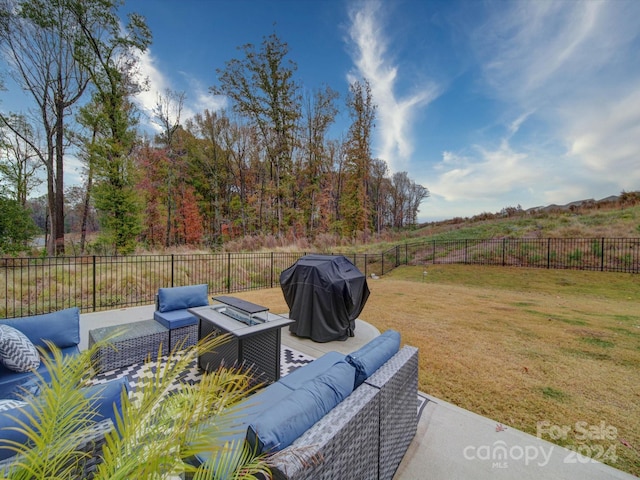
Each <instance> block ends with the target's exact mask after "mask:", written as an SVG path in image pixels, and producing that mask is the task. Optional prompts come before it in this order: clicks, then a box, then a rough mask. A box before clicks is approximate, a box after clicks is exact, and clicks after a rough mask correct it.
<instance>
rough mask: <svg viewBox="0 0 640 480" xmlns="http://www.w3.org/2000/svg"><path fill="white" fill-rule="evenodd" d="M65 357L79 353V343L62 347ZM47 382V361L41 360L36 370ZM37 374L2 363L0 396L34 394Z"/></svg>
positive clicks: (0, 369)
mask: <svg viewBox="0 0 640 480" xmlns="http://www.w3.org/2000/svg"><path fill="white" fill-rule="evenodd" d="M60 352H61V353H62V356H63V357H66V356H70V355H78V353H80V350H79V349H78V346H77V345H74V346H72V347H65V348H61V349H60ZM36 371H37V372H38V374H39V375H40V376H41V377H42V378H43V380H44V381H45V382H48V381H49V379H50V375H49V371H48V370H47V367H46V365H45V362H40V366H39V367H38V369H37V370H36ZM37 385H38V382H37V376H36V375H34V374H33V373H32V372H26V373H17V372H14V371H12V370H9V369H8V368H6V367H5V366H3V365H1V364H0V398H20V397H22V396H24V395H25V394H27V395H28V394H34V393H36V391H35V390H34V389H35V388H37Z"/></svg>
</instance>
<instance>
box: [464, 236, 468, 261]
mask: <svg viewBox="0 0 640 480" xmlns="http://www.w3.org/2000/svg"><path fill="white" fill-rule="evenodd" d="M467 246H468V240H467V239H466V238H465V240H464V264H465V265H466V264H467Z"/></svg>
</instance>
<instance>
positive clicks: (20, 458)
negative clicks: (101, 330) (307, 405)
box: [0, 337, 269, 480]
mask: <svg viewBox="0 0 640 480" xmlns="http://www.w3.org/2000/svg"><path fill="white" fill-rule="evenodd" d="M107 341H108V340H106V341H105V342H107ZM224 341H226V338H225V337H216V338H210V339H205V340H202V341H200V342H198V344H197V345H196V346H195V347H193V348H188V349H186V350H183V351H173V352H171V354H170V355H169V356H168V357H164V358H161V357H160V356H159V358H158V360H157V361H156V362H148V363H147V364H146V365H145V367H146V368H147V369H148V370H149V374H148V375H143V377H142V380H141V382H140V383H139V384H138V387H137V388H136V391H135V392H132V393H130V394H129V395H127V394H126V392H124V391H123V397H122V407H121V408H122V409H121V412H115V413H116V415H115V417H116V425H115V428H114V429H112V430H111V431H110V432H109V433H107V435H106V438H105V444H104V446H103V448H102V452H101V457H102V458H101V462H100V463H98V465H97V469H96V471H95V476H94V478H95V479H98V480H99V479H104V480H107V479H109V480H117V479H123V480H125V479H127V480H128V479H131V478H144V479H155V478H158V479H160V478H168V477H170V476H171V475H176V474H179V473H182V472H193V473H194V475H195V477H194V478H201V479H202V478H213V477H212V470H211V465H210V464H206V463H205V464H204V465H202V466H200V467H198V468H196V467H193V466H191V465H189V464H188V463H186V462H185V460H186V459H188V458H190V457H192V456H194V455H195V454H198V453H202V452H207V453H208V454H210V455H211V456H212V458H215V459H216V460H215V462H216V465H217V468H216V471H217V472H218V475H217V476H216V478H237V479H250V478H257V477H256V475H257V474H259V473H260V474H264V475H265V476H266V477H268V476H269V471H268V468H267V466H266V463H265V459H264V458H261V457H259V456H256V455H254V454H253V452H250V451H248V450H247V449H246V448H243V446H242V445H234V447H235V448H228V447H229V445H227V446H226V447H225V445H224V442H222V441H221V439H222V438H224V437H226V436H227V435H229V434H231V433H233V432H234V431H235V430H237V428H238V423H239V422H238V419H239V417H240V416H241V415H242V411H241V409H239V408H237V407H236V405H237V403H238V401H239V400H241V399H242V398H245V397H246V396H247V395H248V394H250V393H251V392H252V391H253V390H254V389H255V388H257V387H256V386H252V385H253V384H252V382H250V373H248V372H246V371H242V370H241V369H240V368H230V369H224V368H220V369H219V370H217V371H215V372H211V373H205V374H203V375H202V380H201V381H200V382H198V383H196V384H194V385H189V384H183V383H180V378H181V376H182V374H183V372H184V371H185V370H187V369H188V368H189V367H190V366H191V365H193V362H195V361H196V360H197V358H198V356H199V354H200V353H201V352H205V351H211V350H213V349H216V348H219V346H220V345H221V343H222V342H224ZM105 342H99V343H96V344H94V345H93V346H92V347H91V348H90V349H89V350H86V351H83V352H81V354H80V355H78V356H74V357H70V358H63V357H62V354H61V353H60V352H59V351H58V350H57V349H56V348H55V347H53V346H51V350H52V352H53V353H52V354H51V356H50V358H47V357H45V360H44V361H45V362H47V368H48V370H49V372H50V374H51V382H49V383H48V384H47V383H45V382H42V386H41V389H40V393H39V396H37V397H25V400H26V401H28V402H30V404H31V405H32V406H33V414H32V415H31V416H30V417H29V419H28V420H29V421H28V422H23V423H22V424H21V425H20V427H18V428H19V429H20V430H22V431H23V432H24V433H25V434H26V436H27V438H28V439H29V443H28V445H22V444H14V445H11V448H13V449H14V450H15V451H16V453H17V454H18V455H17V456H16V457H15V461H14V462H13V464H12V466H11V470H10V472H9V471H5V472H1V471H0V474H1V473H5V474H6V475H8V476H10V478H12V479H16V480H21V479H27V478H28V479H45V478H46V479H57V478H60V479H68V478H74V477H76V476H77V475H78V468H79V467H78V466H79V464H81V462H83V460H84V459H85V458H86V456H87V453H86V452H84V451H82V450H81V449H79V448H78V444H79V443H80V442H79V438H81V437H82V435H83V434H84V433H85V432H86V431H87V429H90V428H92V427H94V426H95V423H96V420H95V419H96V411H95V409H94V408H93V406H92V405H93V401H94V400H95V399H96V398H97V395H98V393H96V395H94V396H89V397H88V396H86V392H83V391H82V390H80V388H79V387H81V386H85V385H87V384H88V383H89V378H88V375H87V372H90V371H91V369H92V362H91V358H92V357H93V355H94V353H95V352H96V351H97V349H99V348H104V347H105ZM41 380H42V379H41ZM234 429H235V430H234ZM220 467H222V468H220ZM222 473H224V475H223V476H222V477H221V475H220V474H222Z"/></svg>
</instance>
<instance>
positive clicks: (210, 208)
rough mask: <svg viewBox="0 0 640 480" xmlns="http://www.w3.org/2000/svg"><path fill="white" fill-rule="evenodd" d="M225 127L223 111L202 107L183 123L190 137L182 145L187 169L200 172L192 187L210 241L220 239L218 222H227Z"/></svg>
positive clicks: (227, 123)
mask: <svg viewBox="0 0 640 480" xmlns="http://www.w3.org/2000/svg"><path fill="white" fill-rule="evenodd" d="M228 128H230V121H229V119H228V117H227V114H226V112H225V111H224V110H221V111H219V112H212V111H210V110H205V111H204V112H202V113H197V114H196V115H195V116H194V117H193V118H192V119H189V120H188V121H187V122H186V130H187V131H188V132H189V133H190V135H191V136H192V137H193V141H190V142H187V144H186V149H187V151H188V156H189V158H190V161H191V163H192V165H191V168H192V170H195V171H197V172H199V173H200V176H199V177H196V178H198V181H197V184H195V185H194V187H195V188H196V190H197V191H198V193H199V194H200V197H201V198H202V204H203V212H204V213H205V220H204V221H205V231H206V232H207V235H208V237H209V239H211V240H213V239H218V238H220V235H221V228H222V224H223V223H224V222H226V221H227V219H226V215H227V210H226V205H228V202H229V199H228V198H227V191H228V185H229V182H230V178H229V175H230V174H229V168H228V162H229V160H228V158H227V157H228V153H227V151H226V150H225V147H224V144H225V137H227V136H228V134H227V133H226V130H227V129H228Z"/></svg>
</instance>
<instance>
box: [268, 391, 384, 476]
mask: <svg viewBox="0 0 640 480" xmlns="http://www.w3.org/2000/svg"><path fill="white" fill-rule="evenodd" d="M378 397H379V390H378V389H377V388H373V387H371V386H369V385H362V386H360V387H359V388H357V389H356V390H355V391H353V392H352V393H351V395H349V396H348V397H347V398H346V399H344V400H343V401H342V402H340V403H339V404H338V405H337V406H336V407H335V408H333V409H332V410H331V411H330V412H329V413H328V414H327V415H325V416H324V417H322V419H320V421H318V422H317V423H316V424H315V425H313V426H312V427H311V428H310V429H309V430H307V431H306V432H305V433H303V434H302V435H301V436H300V437H299V438H298V439H297V440H296V441H295V442H293V444H292V445H291V446H290V447H288V448H286V449H284V450H282V451H281V452H279V453H277V454H276V455H274V456H273V458H272V461H273V466H272V468H271V470H272V473H273V478H275V479H291V480H302V479H309V480H311V479H314V480H315V479H325V480H334V479H349V480H352V479H355V480H360V479H361V480H370V479H375V478H378V441H379V438H380V431H379V425H380V422H379V411H380V405H379V398H378Z"/></svg>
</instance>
